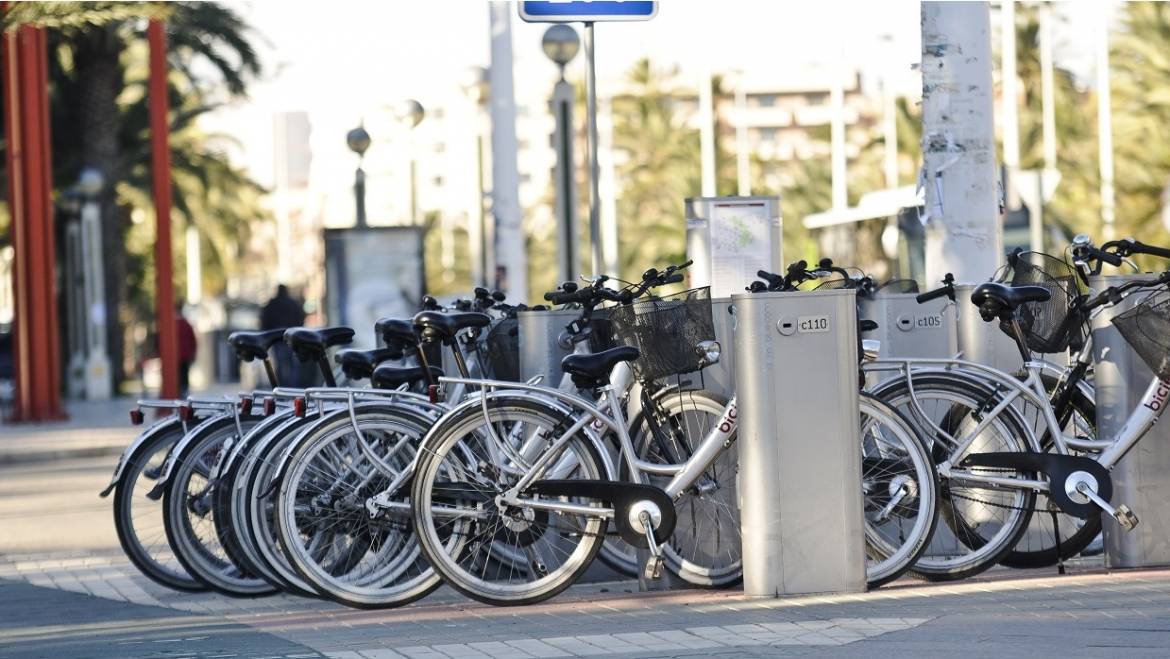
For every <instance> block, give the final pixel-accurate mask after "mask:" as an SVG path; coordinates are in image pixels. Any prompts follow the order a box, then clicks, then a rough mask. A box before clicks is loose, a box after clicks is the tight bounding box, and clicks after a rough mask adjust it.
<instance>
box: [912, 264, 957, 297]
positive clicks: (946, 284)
mask: <svg viewBox="0 0 1170 659" xmlns="http://www.w3.org/2000/svg"><path fill="white" fill-rule="evenodd" d="M942 282H943V285H942V286H939V287H938V288H936V289H934V290H933V291H926V292H925V293H919V294H918V296H917V297H915V298H914V299H915V300H916V301H917V302H918V304H925V303H927V302H930V301H931V300H937V299H938V298H940V297H943V296H944V295H945V296H947V297H949V298H951V302H954V301H955V276H954V275H953V274H951V273H949V272H948V273H947V275H946V276H945V277H943V280H942Z"/></svg>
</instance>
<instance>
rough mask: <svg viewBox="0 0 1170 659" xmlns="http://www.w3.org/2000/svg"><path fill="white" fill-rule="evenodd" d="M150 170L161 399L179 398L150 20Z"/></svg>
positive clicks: (162, 56)
mask: <svg viewBox="0 0 1170 659" xmlns="http://www.w3.org/2000/svg"><path fill="white" fill-rule="evenodd" d="M147 36H148V37H149V40H150V149H151V151H150V152H151V157H150V168H151V176H152V178H153V183H154V215H155V219H156V224H157V229H156V238H155V243H154V268H155V313H156V314H157V318H158V356H159V360H160V362H161V366H162V392H161V393H162V396H163V398H175V397H177V396H178V395H179V336H178V327H177V325H176V322H175V321H176V319H175V281H174V279H175V278H174V265H173V263H172V262H171V150H170V145H169V140H168V137H169V135H170V125H169V123H168V120H167V38H166V33H165V32H164V31H163V23H162V21H158V20H152V21H150V27H148V28H147Z"/></svg>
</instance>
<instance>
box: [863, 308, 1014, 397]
mask: <svg viewBox="0 0 1170 659" xmlns="http://www.w3.org/2000/svg"><path fill="white" fill-rule="evenodd" d="M917 297H918V295H917V294H915V293H888V292H885V291H882V290H878V291H877V292H876V293H874V294H873V296H872V297H864V298H861V299H859V300H858V304H857V306H858V310H857V312H858V314H859V315H860V317H861V319H862V320H872V321H874V322H875V323H877V329H874V330H872V331H869V332H866V333H865V334H863V335H862V337H861V338H863V339H874V340H877V341H878V342H880V345H881V352H880V353H879V354H880V357H881V358H882V359H898V358H907V359H909V358H933V359H950V358H952V357H954V356H955V353H957V352H958V350H959V349H958V325H957V323H956V321H955V318H956V315H957V313H958V312H957V309H956V305H955V303H954V302H951V300H950V298H948V297H946V296H945V295H944V296H942V297H939V298H936V299H933V300H928V301H926V302H922V303H921V304H920V303H919V302H918V300H917ZM1013 347H1014V346H1013ZM871 375H873V376H876V377H878V378H880V379H885V378H887V377H892V376H894V375H897V371H873V372H872V373H871Z"/></svg>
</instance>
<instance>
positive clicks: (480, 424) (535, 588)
mask: <svg viewBox="0 0 1170 659" xmlns="http://www.w3.org/2000/svg"><path fill="white" fill-rule="evenodd" d="M533 408H534V409H525V408H524V407H523V406H517V407H507V406H500V407H489V409H488V412H487V413H488V415H489V418H488V419H487V420H485V419H484V417H483V412H482V411H481V410H478V409H477V410H474V411H473V412H472V413H469V414H467V415H466V416H465V417H464V418H463V419H461V420H459V422H457V423H456V424H455V425H454V427H453V428H452V429H451V431H450V432H448V433H444V434H443V436H442V439H441V440H438V441H435V442H433V443H432V444H431V446H430V447H429V449H430V451H429V454H428V455H427V456H426V457H425V459H424V460H422V461H420V463H419V472H418V473H416V474H415V479H416V480H415V494H414V500H413V505H414V509H415V523H416V526H417V528H418V529H419V533H420V541H421V542H422V545H423V548H424V551H425V552H426V554H427V556H428V558H429V559H430V560H431V562H432V564H434V565H435V568H436V569H437V570H438V571H439V572H440V573H441V574H442V575H443V577H444V578H445V579H446V580H447V581H448V582H449V583H450V584H451V585H452V586H454V587H455V588H456V589H458V590H460V591H461V592H463V593H465V594H467V595H470V596H471V597H474V598H476V599H480V600H481V601H487V602H491V603H495V604H516V603H522V602H531V601H539V600H540V599H545V598H546V597H551V596H552V595H555V594H556V593H557V592H560V590H563V589H564V588H565V587H567V586H568V585H570V584H571V583H572V582H573V581H574V580H576V578H577V576H578V575H579V574H580V573H581V572H582V571H584V569H585V568H586V567H588V564H589V562H590V561H592V559H593V556H594V555H595V554H596V552H597V548H598V547H599V546H600V543H601V540H602V535H601V534H602V531H603V528H604V524H603V520H602V519H601V518H600V517H599V516H592V515H585V514H580V513H575V512H574V513H570V512H550V511H548V510H543V509H536V508H532V507H530V506H525V505H523V504H519V505H506V504H504V503H503V502H502V500H501V499H500V497H501V495H503V494H504V493H505V492H507V491H508V490H509V488H511V487H512V486H514V485H515V484H516V483H517V482H518V480H519V479H520V478H521V477H522V474H523V473H526V472H527V471H529V470H531V468H532V465H533V464H534V463H537V462H539V461H541V460H542V459H544V463H545V464H546V465H547V469H545V470H543V471H545V472H546V473H549V474H551V473H553V472H556V477H557V478H561V479H569V480H576V479H589V480H595V479H600V478H603V477H604V475H605V474H604V472H603V470H602V468H601V465H600V460H599V458H598V457H597V455H596V454H595V452H594V448H593V447H592V445H591V444H589V442H588V440H587V439H585V438H584V437H583V436H581V434H580V433H578V434H577V435H576V436H574V437H572V438H571V439H569V440H568V442H567V443H566V444H565V445H564V447H563V448H562V449H561V450H562V452H561V453H560V454H559V455H553V456H541V453H540V452H539V451H535V450H533V451H531V453H532V456H531V457H528V456H526V455H521V454H520V450H519V449H520V448H523V446H525V445H526V444H525V443H524V442H528V443H527V446H529V447H530V448H541V447H540V446H536V445H533V444H532V443H531V442H532V441H536V442H540V443H542V444H543V450H548V446H549V442H555V441H556V440H557V438H559V437H560V436H561V434H562V433H563V432H564V430H565V429H566V428H568V427H569V425H571V424H568V425H565V424H562V423H561V419H559V418H558V417H559V416H561V414H560V413H559V412H556V411H553V413H552V414H542V413H541V412H539V411H537V409H535V408H536V405H533ZM541 411H543V410H541ZM488 423H490V424H491V432H488V431H487V429H486V428H485V426H486V424H488ZM516 438H524V442H522V443H521V444H520V447H519V448H518V447H517V446H516V444H515V443H513V442H514V441H515V439H516ZM504 442H510V443H512V445H510V446H506V447H505V446H502V445H501V444H502V443H504ZM526 453H527V452H526ZM500 455H504V456H507V457H506V458H504V460H505V461H509V460H510V464H509V467H510V468H508V469H500V468H499V465H498V464H497V463H493V462H490V461H489V457H490V456H500ZM567 465H568V466H567ZM540 475H541V474H537V476H538V477H539V476H540ZM556 500H558V501H562V502H566V503H568V502H572V503H576V504H585V505H593V506H596V507H600V505H601V504H600V503H599V502H597V501H590V500H582V499H577V498H568V497H561V498H559V499H556Z"/></svg>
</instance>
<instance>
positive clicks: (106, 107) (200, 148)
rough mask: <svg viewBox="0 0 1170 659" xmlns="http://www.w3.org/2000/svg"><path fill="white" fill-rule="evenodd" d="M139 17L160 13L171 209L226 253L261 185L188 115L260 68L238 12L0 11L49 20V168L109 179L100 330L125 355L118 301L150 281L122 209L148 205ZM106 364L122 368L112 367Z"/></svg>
mask: <svg viewBox="0 0 1170 659" xmlns="http://www.w3.org/2000/svg"><path fill="white" fill-rule="evenodd" d="M143 18H162V19H165V20H166V21H167V26H168V32H169V34H168V49H167V59H168V64H169V66H170V67H171V70H172V75H171V76H170V77H169V83H170V90H169V94H170V99H171V107H172V108H173V111H172V116H171V124H172V131H173V132H172V136H171V144H170V146H171V150H172V155H171V159H172V165H173V173H174V176H173V180H172V185H173V186H174V190H173V191H172V196H173V199H174V203H175V211H176V213H175V215H176V216H177V217H178V218H183V219H186V220H187V221H190V222H193V223H195V224H196V225H197V226H198V227H199V229H200V233H201V235H202V236H203V237H204V239H205V240H206V242H207V243H208V246H209V248H210V249H208V250H206V251H205V253H208V254H209V255H212V257H213V259H212V262H213V263H219V264H221V265H222V264H224V263H230V261H231V259H230V258H228V257H229V256H232V255H231V254H230V252H231V251H232V249H233V245H234V243H235V242H236V241H235V240H234V238H235V235H234V234H235V233H236V231H237V229H239V228H240V226H241V225H242V224H246V222H247V221H250V220H252V219H255V218H256V217H258V216H259V211H258V205H257V200H258V197H259V193H260V192H261V190H260V189H259V187H258V186H256V185H255V183H253V182H252V181H251V180H250V179H248V177H247V176H246V175H244V174H243V172H241V171H239V170H238V169H236V168H234V167H232V166H231V165H230V164H229V163H228V161H227V158H226V156H225V155H224V154H223V152H222V150H220V149H217V148H216V147H215V141H216V140H215V139H214V138H213V137H212V136H207V135H203V134H201V133H200V132H199V131H198V129H197V128H196V126H195V120H196V119H197V117H198V116H199V115H201V114H203V113H205V112H207V111H208V110H210V109H211V108H212V107H214V106H213V104H212V103H211V102H209V101H208V100H207V99H209V98H211V97H212V96H215V95H216V94H218V93H219V92H220V90H224V91H226V95H227V96H242V95H243V94H244V93H245V91H246V85H247V81H248V80H249V79H251V78H252V77H254V76H256V75H259V73H260V71H261V66H260V62H259V58H258V56H257V54H256V52H255V50H254V49H253V47H252V46H251V44H250V30H249V28H248V26H247V25H246V24H245V23H244V21H243V20H242V19H241V18H240V17H239V15H238V14H237V13H236V12H235V11H234V10H232V9H230V8H227V7H225V6H223V5H220V4H217V3H213V2H176V3H157V2H155V3H152V2H125V3H120V2H92V3H82V2H57V3H39V2H15V3H10V6H9V10H8V12H7V13H6V14H5V16H4V26H5V29H11V28H12V27H13V26H15V25H18V24H22V23H29V24H34V25H39V26H42V27H47V28H50V29H51V31H50V63H49V66H50V88H51V89H50V93H51V99H50V106H51V109H52V114H53V116H52V131H53V136H54V147H55V148H54V180H55V181H56V182H57V183H58V185H68V184H70V183H72V182H73V181H76V180H77V175H78V173H79V172H80V170H81V169H82V168H83V167H92V168H96V169H97V170H99V171H100V172H101V173H102V174H103V176H104V178H105V180H106V181H107V182H108V184H107V186H106V190H105V191H104V194H103V198H102V199H101V205H102V218H103V226H102V240H103V244H104V245H105V248H106V254H107V255H108V258H107V259H106V261H105V270H106V271H105V275H106V300H107V304H108V305H109V308H110V310H111V312H110V313H107V324H108V325H107V333H108V336H109V340H110V352H111V357H112V361H113V363H114V364H116V365H125V364H124V360H123V359H122V356H123V354H124V353H123V349H124V345H125V343H126V340H125V339H126V336H125V334H124V331H123V330H124V327H125V325H126V323H128V322H130V320H131V317H132V316H131V313H130V308H129V307H128V306H127V304H128V303H129V302H132V301H133V302H134V303H135V304H134V306H136V307H138V308H139V309H143V310H145V309H148V308H149V305H148V304H146V303H145V302H146V301H148V300H149V297H150V295H151V293H150V291H152V290H153V288H152V287H151V288H143V287H144V286H147V285H148V284H149V282H148V281H147V276H146V273H145V271H142V270H141V269H142V268H145V267H147V266H148V265H149V263H150V259H151V256H150V251H149V245H143V244H142V240H141V237H139V238H140V239H139V240H132V241H128V231H129V230H130V229H131V226H132V223H131V215H132V210H133V209H135V208H137V209H140V210H146V209H149V208H150V207H151V206H150V204H149V199H150V185H149V175H148V173H149V147H148V146H147V145H148V143H149V140H148V137H149V132H148V121H147V117H148V113H147V109H146V108H147V105H146V104H147V98H146V93H145V77H146V54H147V51H146V46H145V32H144V27H145V23H144V21H142V20H141V19H143ZM199 62H202V64H200V65H197V63H199ZM197 69H198V70H201V71H211V72H213V75H212V76H210V77H208V76H207V75H204V74H200V73H197ZM176 235H177V236H182V233H181V232H176ZM125 248H129V249H125ZM136 249H137V250H140V251H137V252H135V250H136ZM178 251H179V253H182V250H178ZM126 366H131V367H132V366H133V365H132V364H130V365H126ZM114 371H115V377H116V378H120V376H121V372H120V371H121V369H119V368H117V367H116V368H115V369H114Z"/></svg>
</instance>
